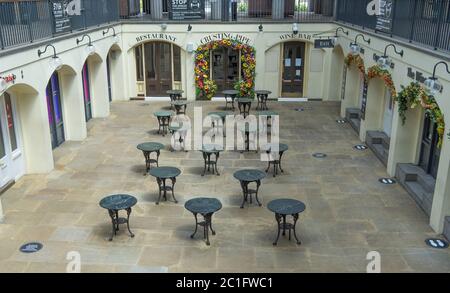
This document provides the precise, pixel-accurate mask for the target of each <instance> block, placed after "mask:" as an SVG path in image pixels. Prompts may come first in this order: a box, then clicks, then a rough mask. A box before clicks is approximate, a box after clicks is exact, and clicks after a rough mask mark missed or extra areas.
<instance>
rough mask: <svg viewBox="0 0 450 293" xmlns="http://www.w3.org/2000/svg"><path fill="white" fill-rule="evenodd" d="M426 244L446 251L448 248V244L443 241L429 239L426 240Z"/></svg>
mask: <svg viewBox="0 0 450 293" xmlns="http://www.w3.org/2000/svg"><path fill="white" fill-rule="evenodd" d="M425 243H426V244H427V245H428V246H430V247H433V248H437V249H446V248H448V242H447V241H445V240H443V239H438V238H429V239H426V240H425Z"/></svg>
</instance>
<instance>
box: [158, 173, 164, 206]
mask: <svg viewBox="0 0 450 293" xmlns="http://www.w3.org/2000/svg"><path fill="white" fill-rule="evenodd" d="M156 182H157V183H158V189H159V196H158V200H157V201H156V204H157V205H159V202H160V201H161V196H162V194H163V192H165V191H163V187H164V186H165V183H164V185H163V180H161V179H160V178H156ZM164 190H165V189H164Z"/></svg>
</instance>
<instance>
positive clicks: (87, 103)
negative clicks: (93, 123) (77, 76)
mask: <svg viewBox="0 0 450 293" xmlns="http://www.w3.org/2000/svg"><path fill="white" fill-rule="evenodd" d="M81 78H82V82H83V100H84V115H85V118H86V122H88V121H89V120H91V119H92V97H91V85H90V80H89V65H88V61H86V62H84V65H83V68H82V69H81Z"/></svg>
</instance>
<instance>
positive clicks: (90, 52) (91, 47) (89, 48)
mask: <svg viewBox="0 0 450 293" xmlns="http://www.w3.org/2000/svg"><path fill="white" fill-rule="evenodd" d="M85 37H86V38H88V40H89V43H88V45H87V47H86V52H87V53H88V55H89V56H91V55H93V54H94V53H95V47H94V45H93V44H92V41H91V37H90V36H89V35H83V36H82V37H81V39H77V45H78V44H80V43H81V42H82V41H83V40H84V38H85Z"/></svg>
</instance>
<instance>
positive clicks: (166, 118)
mask: <svg viewBox="0 0 450 293" xmlns="http://www.w3.org/2000/svg"><path fill="white" fill-rule="evenodd" d="M153 115H155V117H156V118H157V119H158V125H159V128H158V133H159V134H162V135H163V136H165V135H166V134H167V129H168V127H169V124H170V118H171V117H172V116H173V112H172V111H157V112H155V113H153ZM161 130H162V132H161Z"/></svg>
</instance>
